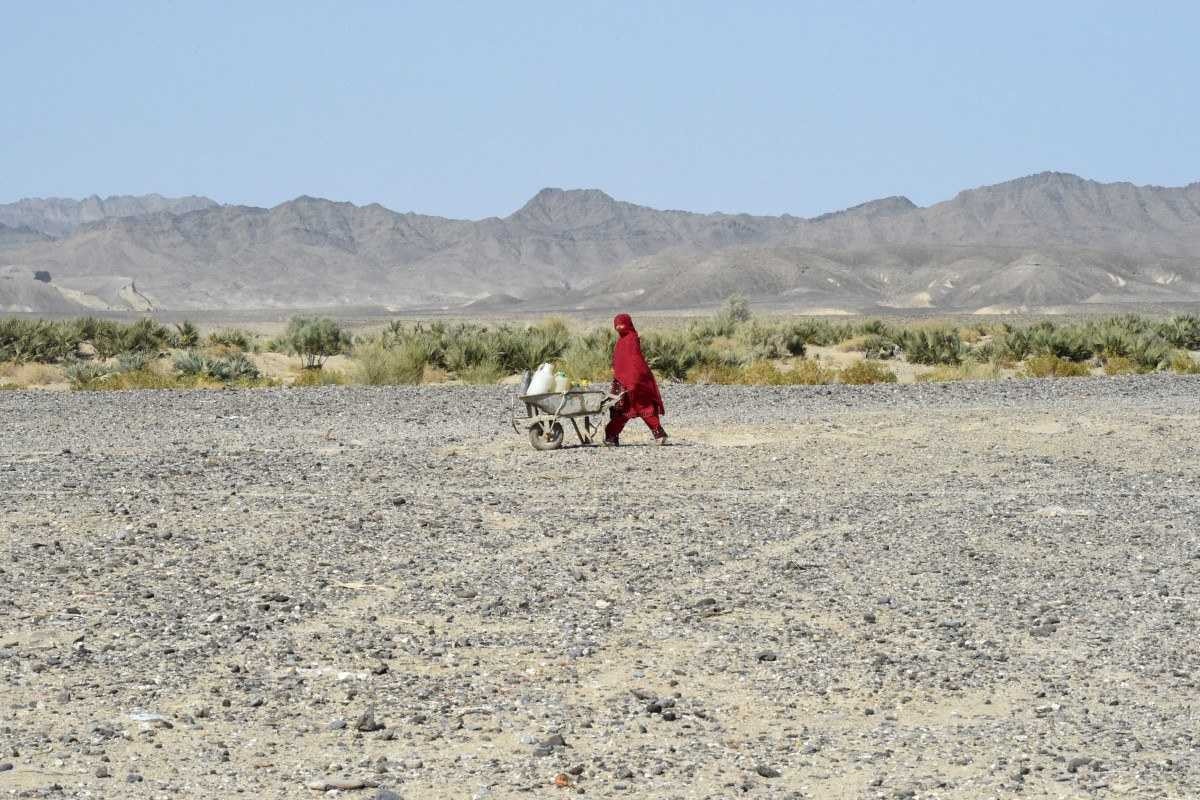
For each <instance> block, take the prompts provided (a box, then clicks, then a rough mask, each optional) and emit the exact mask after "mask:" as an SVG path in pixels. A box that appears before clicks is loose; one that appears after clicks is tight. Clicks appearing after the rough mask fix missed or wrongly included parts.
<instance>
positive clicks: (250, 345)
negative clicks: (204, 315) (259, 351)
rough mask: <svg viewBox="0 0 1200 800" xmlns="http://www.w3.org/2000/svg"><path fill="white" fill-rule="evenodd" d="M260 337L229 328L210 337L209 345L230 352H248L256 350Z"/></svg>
mask: <svg viewBox="0 0 1200 800" xmlns="http://www.w3.org/2000/svg"><path fill="white" fill-rule="evenodd" d="M257 339H258V337H257V336H256V335H255V334H253V333H250V332H249V331H243V330H239V329H237V328H229V329H227V330H223V331H213V332H212V333H210V334H209V335H208V343H209V345H210V346H213V347H224V348H227V349H229V350H241V351H242V352H247V351H250V350H253V349H254V343H255V341H257Z"/></svg>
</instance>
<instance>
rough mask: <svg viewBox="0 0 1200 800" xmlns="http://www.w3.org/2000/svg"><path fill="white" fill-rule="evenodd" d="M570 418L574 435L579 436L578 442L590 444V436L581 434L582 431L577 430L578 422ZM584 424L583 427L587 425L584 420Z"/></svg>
mask: <svg viewBox="0 0 1200 800" xmlns="http://www.w3.org/2000/svg"><path fill="white" fill-rule="evenodd" d="M570 420H571V427H572V428H574V429H575V435H576V436H578V437H579V443H580V444H591V441H592V439H591V437H590V436H584V435H583V431H581V430H579V423H577V422H576V421H575V418H574V417H571V418H570ZM584 426H585V427H586V426H587V423H586V422H585V423H584Z"/></svg>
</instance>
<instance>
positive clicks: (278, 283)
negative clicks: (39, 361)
mask: <svg viewBox="0 0 1200 800" xmlns="http://www.w3.org/2000/svg"><path fill="white" fill-rule="evenodd" d="M93 201H95V202H93ZM134 201H136V202H134ZM65 202H74V201H30V200H26V201H21V203H19V204H13V205H11V206H0V209H12V208H13V207H14V206H18V205H20V206H21V207H22V208H23V209H24V211H23V212H22V213H23V214H24V215H25V216H23V217H21V218H20V219H17V218H16V217H15V216H12V215H13V214H14V213H15V212H12V211H9V212H8V213H9V214H10V217H3V216H0V224H4V225H6V226H8V227H7V228H5V229H0V267H4V268H5V273H6V274H7V275H10V276H17V277H19V276H22V275H28V276H32V274H33V273H34V272H35V271H41V272H43V273H49V275H50V276H51V281H50V283H49V285H50V286H51V287H54V288H55V289H58V290H60V294H63V295H64V296H68V295H71V293H72V292H74V293H75V294H74V295H71V296H73V297H74V300H75V301H79V300H81V299H83V300H85V301H86V302H87V303H89V304H91V305H92V306H93V307H98V306H96V303H101V304H109V303H110V301H111V302H112V303H115V305H113V306H112V307H121V304H122V302H123V301H122V299H121V298H122V297H125V296H130V292H128V291H120V292H115V293H114V292H113V291H112V290H111V287H112V286H117V285H120V286H122V287H126V286H128V287H133V286H134V285H135V284H136V291H135V294H136V297H137V298H139V299H138V303H139V304H149V305H151V306H153V307H157V308H169V309H201V308H207V309H249V308H280V307H301V306H309V307H311V306H327V305H338V304H347V305H350V304H353V305H380V306H388V307H393V308H420V307H450V308H454V307H463V308H465V307H468V306H470V307H472V308H475V309H478V308H481V307H486V306H488V305H489V303H493V302H495V303H500V304H502V305H503V306H504V307H505V308H540V307H547V308H549V307H562V306H568V307H569V306H583V307H590V308H601V307H610V306H613V305H633V306H654V307H671V306H686V305H695V304H704V303H709V302H714V301H719V300H720V299H721V298H723V297H724V296H726V295H727V294H729V293H730V292H733V291H741V292H744V293H746V294H748V295H750V296H752V297H760V298H766V299H770V300H773V301H776V302H779V303H782V304H786V305H792V306H795V307H797V308H809V309H815V308H838V309H845V310H859V309H867V308H872V307H878V306H892V307H902V308H920V307H933V308H946V309H955V310H979V309H991V310H1007V309H1010V308H1035V307H1046V306H1061V305H1075V304H1081V303H1095V302H1103V303H1120V302H1147V301H1155V302H1160V301H1171V300H1185V301H1187V300H1200V184H1191V185H1189V186H1185V187H1180V188H1163V187H1148V186H1134V185H1132V184H1128V183H1113V184H1102V183H1097V182H1094V181H1089V180H1085V179H1083V178H1079V177H1077V176H1074V175H1065V174H1061V173H1042V174H1039V175H1033V176H1030V177H1026V178H1021V179H1018V180H1015V181H1010V182H1008V183H1003V184H998V185H995V186H987V187H982V188H978V189H972V190H968V191H964V192H962V193H960V194H959V195H958V196H956V197H955V198H953V199H951V200H948V201H946V202H943V203H938V204H936V205H933V206H930V207H927V208H921V207H918V206H916V205H915V204H914V203H912V202H911V201H909V200H908V199H906V198H902V197H892V198H885V199H882V200H876V201H872V202H869V203H865V204H863V205H860V206H856V207H854V208H851V209H847V210H845V211H840V212H834V213H830V214H825V215H822V216H820V217H815V218H811V219H802V218H799V217H791V216H786V215H785V216H782V217H761V216H750V215H744V214H695V213H689V212H684V211H660V210H656V209H651V208H646V207H644V206H638V205H634V204H631V203H625V202H621V201H618V200H614V199H613V198H612V197H609V196H608V195H607V194H605V193H604V192H601V191H598V190H571V191H564V190H561V189H544V190H542V191H541V192H539V193H538V194H537V195H535V196H534V197H533V198H532V199H531V200H530V201H529V202H528V203H526V204H525V205H524V206H523V207H522V208H520V209H519V210H517V211H516V212H514V213H513V214H511V215H509V216H507V217H504V218H495V217H492V218H488V219H483V220H474V221H469V220H454V219H445V218H441V217H433V216H425V215H420V214H414V213H403V214H402V213H397V212H395V211H391V210H388V209H386V208H384V207H382V206H380V205H378V204H372V205H368V206H355V205H352V204H350V203H337V202H331V201H328V200H322V199H318V198H313V197H299V198H296V199H295V200H292V201H289V202H286V203H283V204H281V205H279V206H276V207H274V208H270V209H264V208H252V207H245V206H216V205H215V204H213V203H212V201H208V200H206V199H204V198H180V199H178V200H167V199H165V198H158V197H156V196H151V197H150V198H109V199H107V200H104V201H98V199H97V198H91V199H89V200H87V201H80V202H79V203H78V204H77V205H76V206H74V207H71V206H65V205H63V206H60V205H58V204H59V203H65ZM96 202H99V203H100V206H97V205H96ZM22 204H23V205H22ZM71 208H73V209H74V210H73V211H70V213H67V211H65V210H63V211H61V213H60V211H54V212H53V213H51V209H59V210H61V209H71ZM138 208H141V209H144V210H143V211H141V212H137V209H138ZM35 209H40V211H41V216H40V217H38V218H37V219H35V218H34V217H36V216H37V215H36V214H34V210H35ZM99 210H103V211H105V214H104V215H103V216H99V217H98V218H97V217H96V215H97V214H98V213H99ZM127 211H132V212H134V213H124V212H127ZM5 219H10V220H11V223H10V222H5ZM71 220H73V221H71ZM18 222H19V223H20V225H21V226H23V227H22V229H21V233H19V234H14V233H11V231H12V230H15V229H16V228H15V223H18ZM22 236H23V237H25V238H24V239H21V238H20V237H22ZM17 277H13V278H12V279H11V280H17ZM11 280H10V283H11ZM100 285H103V286H107V287H110V289H109V290H108V291H107V295H106V298H97V297H95V296H93V295H91V294H90V291H89V289H88V288H87V287H95V286H100ZM3 286H4V284H3V283H0V308H5V307H7V308H9V309H14V308H15V307H16V305H18V304H16V303H14V301H13V299H12V297H8V298H7V299H6V295H5V290H4V288H3ZM80 292H82V293H83V296H82V298H81V295H80V294H79V293H80ZM10 294H11V293H10ZM34 294H37V295H39V296H40V295H42V294H44V289H38V290H37V292H35V293H30V292H28V291H26V292H24V294H23V295H22V296H23V298H25V299H28V298H30V297H33V296H34ZM25 305H28V304H27V303H26V304H25ZM32 310H38V309H36V308H34V309H32Z"/></svg>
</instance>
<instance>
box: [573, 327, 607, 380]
mask: <svg viewBox="0 0 1200 800" xmlns="http://www.w3.org/2000/svg"><path fill="white" fill-rule="evenodd" d="M616 339H617V337H616V333H615V332H614V331H613V330H612V329H611V328H610V329H608V330H604V329H601V330H595V331H592V332H590V333H587V334H584V335H583V336H578V337H576V338H575V339H573V340H572V341H571V344H570V345H568V346H567V349H566V352H564V353H563V355H562V367H563V370H564V371H566V373H567V375H569V376H570V377H571V378H575V379H578V380H588V381H605V380H608V379H610V378H611V377H612V353H613V347H614V345H615V344H616Z"/></svg>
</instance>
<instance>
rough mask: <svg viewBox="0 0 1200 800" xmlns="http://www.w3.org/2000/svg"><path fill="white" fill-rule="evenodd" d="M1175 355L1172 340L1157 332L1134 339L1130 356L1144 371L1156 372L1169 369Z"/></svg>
mask: <svg viewBox="0 0 1200 800" xmlns="http://www.w3.org/2000/svg"><path fill="white" fill-rule="evenodd" d="M1173 355H1175V348H1174V347H1172V346H1171V344H1170V342H1168V341H1166V340H1165V339H1162V338H1160V337H1159V336H1157V335H1155V334H1146V335H1143V336H1140V337H1138V338H1137V339H1136V340H1135V341H1134V343H1133V348H1132V349H1131V350H1130V351H1129V356H1128V357H1129V360H1130V361H1132V362H1133V363H1134V364H1136V365H1137V367H1138V369H1140V370H1142V371H1143V372H1155V371H1157V370H1162V369H1167V368H1168V367H1169V366H1170V363H1171V357H1172V356H1173Z"/></svg>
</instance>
